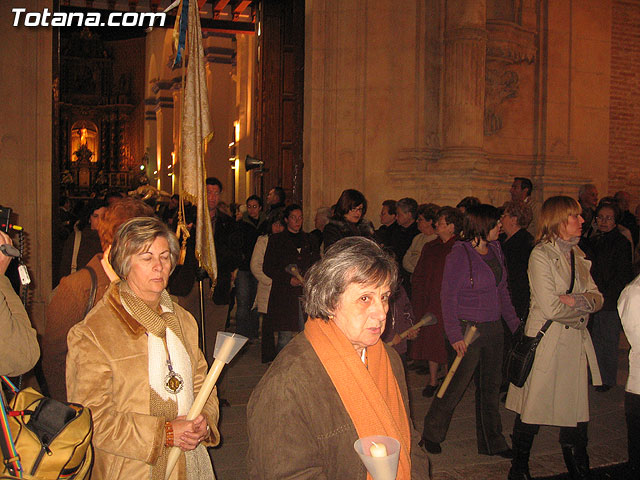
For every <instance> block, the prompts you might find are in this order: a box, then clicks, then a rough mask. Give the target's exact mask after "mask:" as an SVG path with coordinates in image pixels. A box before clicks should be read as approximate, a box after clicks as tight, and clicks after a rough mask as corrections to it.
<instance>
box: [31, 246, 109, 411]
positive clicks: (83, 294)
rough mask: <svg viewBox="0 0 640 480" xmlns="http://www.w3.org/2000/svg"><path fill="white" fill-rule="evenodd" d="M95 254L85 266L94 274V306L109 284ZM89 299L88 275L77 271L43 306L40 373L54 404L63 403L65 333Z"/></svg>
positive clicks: (79, 319)
mask: <svg viewBox="0 0 640 480" xmlns="http://www.w3.org/2000/svg"><path fill="white" fill-rule="evenodd" d="M101 260H102V254H101V253H99V254H97V255H94V257H93V258H92V259H91V260H90V261H89V263H88V264H87V266H88V267H91V268H93V271H94V272H96V278H97V284H96V299H95V303H94V305H95V304H97V303H98V302H99V301H100V299H101V298H102V296H103V295H104V294H105V292H106V291H107V288H109V285H110V284H111V280H109V277H108V276H107V274H106V273H105V271H104V267H103V266H102V264H101V263H100V261H101ZM90 297H91V275H90V274H89V271H88V270H86V269H80V270H78V271H77V272H75V273H72V274H71V275H68V276H66V277H64V278H63V279H62V280H61V281H60V285H58V286H57V287H56V289H55V290H54V291H53V297H52V298H51V302H50V303H49V305H48V306H47V310H46V315H47V324H46V327H45V331H44V335H43V336H42V371H43V373H44V377H45V378H46V380H47V386H48V387H49V395H50V396H51V398H55V399H56V400H60V401H63V402H64V401H66V399H67V389H66V386H65V373H64V372H65V366H66V359H67V334H68V333H69V329H70V328H71V327H73V326H74V325H75V324H77V323H80V322H81V321H82V319H83V318H84V314H85V312H86V311H87V307H88V303H89V299H90Z"/></svg>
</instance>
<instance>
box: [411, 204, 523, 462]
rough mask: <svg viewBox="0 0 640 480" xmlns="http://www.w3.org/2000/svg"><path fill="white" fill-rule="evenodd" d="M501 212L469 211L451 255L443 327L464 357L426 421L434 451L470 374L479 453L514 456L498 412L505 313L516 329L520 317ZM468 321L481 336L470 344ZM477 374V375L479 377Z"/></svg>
mask: <svg viewBox="0 0 640 480" xmlns="http://www.w3.org/2000/svg"><path fill="white" fill-rule="evenodd" d="M499 232H500V212H499V211H498V209H497V208H495V207H493V206H491V205H478V206H475V207H471V208H469V209H468V210H467V211H466V212H465V218H464V226H463V238H464V239H465V240H463V241H459V242H456V244H455V245H454V246H453V248H452V249H451V253H450V254H449V255H448V256H447V259H446V261H445V267H444V276H443V278H442V291H441V294H440V299H441V303H442V318H443V323H444V329H445V332H446V334H447V337H448V339H449V342H450V343H451V346H452V347H453V348H454V350H455V351H456V352H457V354H458V356H460V357H463V358H462V361H461V363H460V366H459V367H458V371H457V372H456V374H455V375H454V377H453V379H452V381H451V383H450V384H449V387H448V389H447V391H446V392H445V394H444V396H443V397H442V398H438V397H436V398H435V399H434V400H433V402H432V403H431V407H430V408H429V411H428V412H427V415H426V417H425V419H424V430H423V433H422V444H423V445H424V447H425V448H426V449H427V451H428V452H430V453H440V452H441V451H442V449H441V447H440V443H441V442H442V441H443V440H444V439H445V437H446V435H447V430H448V429H449V423H450V422H451V417H452V415H453V411H454V410H455V408H456V406H457V405H458V402H459V401H460V399H461V398H462V395H463V394H464V392H465V390H466V389H467V386H468V385H469V383H470V382H471V378H472V377H474V378H475V383H476V438H477V442H478V453H480V454H484V455H500V456H502V457H505V458H511V456H512V455H513V454H512V451H511V449H510V448H509V446H508V445H507V442H506V440H505V438H504V435H502V423H501V421H500V413H499V411H498V405H499V396H500V383H501V381H502V346H503V340H504V332H503V327H502V323H501V322H500V317H501V316H502V317H503V318H504V319H505V320H506V322H507V325H508V326H509V328H510V329H511V331H512V332H514V331H515V330H516V329H517V328H518V326H519V324H520V321H519V320H518V316H517V315H516V312H515V310H514V308H513V305H512V304H511V298H510V297H509V291H508V290H507V270H506V268H505V263H504V257H503V254H502V250H501V249H500V244H499V243H498V242H497V239H498V234H499ZM468 325H476V327H477V329H478V333H479V334H480V335H479V337H478V339H477V340H475V342H473V343H471V344H470V345H466V344H465V342H464V340H463V337H464V332H465V329H466V327H467V326H468ZM474 374H475V375H474Z"/></svg>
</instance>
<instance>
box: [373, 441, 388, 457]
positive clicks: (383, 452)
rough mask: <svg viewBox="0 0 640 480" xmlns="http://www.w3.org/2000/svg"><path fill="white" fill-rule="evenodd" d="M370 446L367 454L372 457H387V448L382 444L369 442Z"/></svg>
mask: <svg viewBox="0 0 640 480" xmlns="http://www.w3.org/2000/svg"><path fill="white" fill-rule="evenodd" d="M371 443H372V445H371V447H370V448H369V453H370V454H371V456H372V457H386V456H387V447H386V446H385V445H384V443H376V442H371Z"/></svg>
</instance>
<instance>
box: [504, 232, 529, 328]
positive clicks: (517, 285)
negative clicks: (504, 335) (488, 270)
mask: <svg viewBox="0 0 640 480" xmlns="http://www.w3.org/2000/svg"><path fill="white" fill-rule="evenodd" d="M500 243H501V245H502V252H503V253H504V258H505V260H506V265H507V286H508V287H509V293H510V294H511V303H512V304H513V308H515V309H516V313H517V314H518V317H519V318H520V320H522V321H524V320H526V319H527V315H528V314H529V302H530V300H531V298H530V297H531V293H530V290H529V276H528V275H527V269H528V268H529V255H531V250H532V249H533V236H532V235H531V234H530V233H529V232H528V231H527V230H526V229H524V228H521V229H520V230H518V231H517V232H516V233H514V234H513V236H512V237H511V238H509V239H508V240H507V239H506V236H505V237H501V238H500Z"/></svg>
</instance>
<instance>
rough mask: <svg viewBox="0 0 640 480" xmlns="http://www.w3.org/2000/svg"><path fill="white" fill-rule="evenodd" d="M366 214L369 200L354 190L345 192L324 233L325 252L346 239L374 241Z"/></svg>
mask: <svg viewBox="0 0 640 480" xmlns="http://www.w3.org/2000/svg"><path fill="white" fill-rule="evenodd" d="M366 213H367V199H366V198H365V197H364V195H363V194H362V193H361V192H359V191H358V190H353V189H347V190H345V191H343V192H342V194H341V195H340V198H339V199H338V202H337V203H336V208H335V213H334V214H333V216H332V217H331V219H330V220H329V223H327V225H325V227H324V231H323V232H322V238H323V241H324V251H325V252H326V251H327V250H328V249H329V247H330V246H331V245H333V244H334V243H336V242H337V241H338V240H340V239H342V238H345V237H367V238H371V239H373V233H374V228H373V224H372V223H371V222H370V221H369V220H366V219H365V218H364V216H365V214H366ZM400 260H402V259H400Z"/></svg>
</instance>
